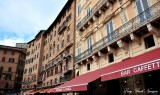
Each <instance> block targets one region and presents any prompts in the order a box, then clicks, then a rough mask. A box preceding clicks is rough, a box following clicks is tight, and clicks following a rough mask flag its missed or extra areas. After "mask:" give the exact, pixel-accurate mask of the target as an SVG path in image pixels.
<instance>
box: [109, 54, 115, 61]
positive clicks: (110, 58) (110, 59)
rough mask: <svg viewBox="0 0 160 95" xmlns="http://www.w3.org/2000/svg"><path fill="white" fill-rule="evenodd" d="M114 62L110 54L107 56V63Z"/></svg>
mask: <svg viewBox="0 0 160 95" xmlns="http://www.w3.org/2000/svg"><path fill="white" fill-rule="evenodd" d="M113 61H114V56H113V54H112V53H111V54H108V62H109V63H111V62H113Z"/></svg>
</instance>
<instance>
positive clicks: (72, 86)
mask: <svg viewBox="0 0 160 95" xmlns="http://www.w3.org/2000/svg"><path fill="white" fill-rule="evenodd" d="M100 75H101V72H100V71H99V70H97V71H93V72H89V73H87V74H83V75H80V76H78V77H76V78H74V79H72V80H70V81H68V82H66V83H65V84H62V85H60V86H58V87H56V88H53V89H50V91H48V93H56V92H75V91H85V90H87V85H88V83H90V82H92V81H94V80H96V79H98V78H100Z"/></svg>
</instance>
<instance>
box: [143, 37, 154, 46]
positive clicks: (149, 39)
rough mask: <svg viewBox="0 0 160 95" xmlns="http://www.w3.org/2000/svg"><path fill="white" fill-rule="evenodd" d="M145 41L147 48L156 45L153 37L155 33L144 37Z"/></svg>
mask: <svg viewBox="0 0 160 95" xmlns="http://www.w3.org/2000/svg"><path fill="white" fill-rule="evenodd" d="M144 42H145V47H146V49H147V48H150V47H153V46H155V42H154V39H153V35H150V36H148V37H145V38H144Z"/></svg>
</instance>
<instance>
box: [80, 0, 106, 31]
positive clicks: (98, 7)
mask: <svg viewBox="0 0 160 95" xmlns="http://www.w3.org/2000/svg"><path fill="white" fill-rule="evenodd" d="M106 2H108V0H99V1H98V2H97V3H96V5H95V6H94V7H93V8H92V9H91V11H90V13H89V14H87V15H86V16H85V17H84V18H83V19H82V20H81V21H80V23H79V24H78V25H77V29H81V28H82V26H83V25H84V24H85V23H86V22H88V21H89V20H90V19H91V17H93V15H94V14H95V13H96V12H97V11H98V10H99V9H100V8H101V7H102V6H103V5H104V4H105V3H106Z"/></svg>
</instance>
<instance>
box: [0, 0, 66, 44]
mask: <svg viewBox="0 0 160 95" xmlns="http://www.w3.org/2000/svg"><path fill="white" fill-rule="evenodd" d="M66 2H67V0H0V45H9V46H15V43H26V42H28V41H30V40H32V39H33V38H34V36H35V35H36V34H37V33H38V32H39V31H40V30H46V29H47V28H48V27H49V26H50V25H51V23H52V22H53V21H54V19H55V18H56V17H57V15H58V13H59V12H60V10H61V9H62V8H63V6H64V5H65V3H66Z"/></svg>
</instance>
